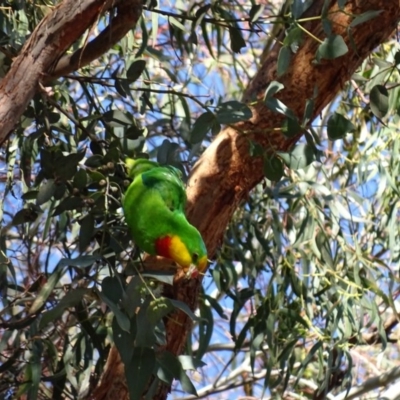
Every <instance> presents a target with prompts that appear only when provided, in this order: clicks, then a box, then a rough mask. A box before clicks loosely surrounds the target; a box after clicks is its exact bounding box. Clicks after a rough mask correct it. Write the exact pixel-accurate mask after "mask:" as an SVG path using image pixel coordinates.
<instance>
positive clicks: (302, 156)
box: [278, 143, 315, 170]
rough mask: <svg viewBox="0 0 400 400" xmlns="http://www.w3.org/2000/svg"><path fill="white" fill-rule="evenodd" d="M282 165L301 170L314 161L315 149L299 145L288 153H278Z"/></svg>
mask: <svg viewBox="0 0 400 400" xmlns="http://www.w3.org/2000/svg"><path fill="white" fill-rule="evenodd" d="M278 155H279V156H280V157H281V158H282V160H283V161H284V163H285V164H286V165H287V166H288V167H289V168H291V169H294V170H297V169H303V168H305V167H307V166H308V165H310V164H311V163H312V162H313V161H315V149H314V148H313V147H311V146H310V145H309V144H304V143H301V144H299V145H297V146H296V147H294V149H293V150H292V151H291V152H290V153H283V152H278Z"/></svg>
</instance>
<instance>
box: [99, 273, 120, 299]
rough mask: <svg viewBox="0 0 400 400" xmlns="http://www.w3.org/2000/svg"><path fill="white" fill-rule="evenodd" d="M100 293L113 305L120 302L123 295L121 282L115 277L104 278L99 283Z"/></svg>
mask: <svg viewBox="0 0 400 400" xmlns="http://www.w3.org/2000/svg"><path fill="white" fill-rule="evenodd" d="M101 291H102V293H103V294H104V296H107V297H108V298H109V299H110V300H111V301H112V302H113V303H115V304H118V303H119V302H120V301H121V299H122V297H123V294H124V288H123V286H122V283H121V280H120V278H118V277H117V276H106V277H105V278H104V279H103V281H102V282H101Z"/></svg>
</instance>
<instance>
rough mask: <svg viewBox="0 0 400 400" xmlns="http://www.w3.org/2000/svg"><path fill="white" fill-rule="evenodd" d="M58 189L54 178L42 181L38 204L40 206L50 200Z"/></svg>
mask: <svg viewBox="0 0 400 400" xmlns="http://www.w3.org/2000/svg"><path fill="white" fill-rule="evenodd" d="M55 191H56V185H55V183H54V179H49V180H47V181H46V182H45V183H42V185H40V188H39V193H38V195H37V197H36V205H38V206H40V205H42V204H44V203H46V202H47V201H49V200H50V199H51V198H52V197H53V195H54V193H55Z"/></svg>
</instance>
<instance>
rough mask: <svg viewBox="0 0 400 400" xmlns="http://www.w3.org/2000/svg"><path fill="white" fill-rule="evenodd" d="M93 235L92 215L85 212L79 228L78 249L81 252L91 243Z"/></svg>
mask: <svg viewBox="0 0 400 400" xmlns="http://www.w3.org/2000/svg"><path fill="white" fill-rule="evenodd" d="M93 236H94V216H93V214H87V215H86V216H85V217H84V218H83V219H82V220H81V229H80V230H79V251H80V252H83V251H84V250H86V248H87V247H88V246H89V244H90V243H91V241H92V239H93Z"/></svg>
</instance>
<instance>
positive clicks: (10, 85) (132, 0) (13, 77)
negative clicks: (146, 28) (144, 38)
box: [0, 0, 141, 144]
mask: <svg viewBox="0 0 400 400" xmlns="http://www.w3.org/2000/svg"><path fill="white" fill-rule="evenodd" d="M114 8H115V10H116V11H117V13H118V14H117V16H116V17H115V18H113V19H112V20H111V23H112V24H113V25H112V26H111V25H110V26H109V27H107V28H106V29H105V30H104V31H103V32H102V33H101V34H100V35H99V37H98V38H97V39H95V40H93V42H91V43H88V44H87V46H86V47H85V46H84V48H83V50H80V51H78V52H76V53H74V54H73V55H72V56H67V57H66V58H65V59H62V60H61V61H60V63H58V61H59V60H60V58H61V57H62V56H63V54H64V53H65V52H66V51H67V50H68V49H69V48H70V47H71V45H72V44H73V43H75V42H76V41H77V40H78V39H80V38H81V36H82V35H83V33H84V32H85V31H86V30H87V29H90V28H91V27H92V26H93V24H94V23H95V22H96V21H97V20H98V19H99V17H100V15H102V14H103V13H104V12H106V11H108V10H112V9H114ZM140 14H141V2H140V0H120V1H111V0H110V1H104V0H84V1H83V0H82V1H79V2H78V3H77V2H76V1H74V0H65V1H63V2H61V3H60V4H59V5H58V6H57V7H55V8H54V10H53V11H52V12H51V13H49V14H48V15H47V16H46V17H45V18H43V20H42V21H41V22H40V23H39V24H38V26H37V27H36V29H35V31H34V32H33V33H32V35H31V37H30V38H29V39H28V41H27V42H26V43H25V45H24V47H23V48H22V50H21V53H20V54H19V55H18V57H17V58H16V59H15V60H14V62H13V64H12V66H11V68H10V70H9V71H8V73H7V75H6V76H5V78H4V79H3V80H2V81H1V83H0V144H1V143H3V142H4V140H6V139H7V137H8V135H9V133H10V131H11V130H12V129H13V128H14V126H15V124H16V123H17V121H18V120H19V118H20V116H21V115H22V113H23V112H24V111H25V109H26V106H27V105H28V103H29V101H30V100H31V99H32V97H33V96H34V94H35V93H36V91H37V90H38V87H39V83H41V82H46V81H48V80H49V79H50V78H52V77H54V76H55V77H57V76H60V75H61V74H64V73H67V72H71V71H73V70H74V69H75V68H80V67H82V66H83V65H85V64H87V63H89V62H90V61H92V60H93V59H94V58H96V57H98V56H99V55H100V54H102V53H103V52H105V51H106V50H108V49H109V48H110V47H111V46H112V44H114V43H116V42H117V41H118V40H120V39H121V37H122V36H123V33H124V32H125V33H126V32H127V31H128V30H129V29H132V27H133V26H134V25H135V24H136V22H137V20H138V18H139V16H140ZM123 24H126V26H125V25H124V26H123ZM52 73H54V75H52Z"/></svg>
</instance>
